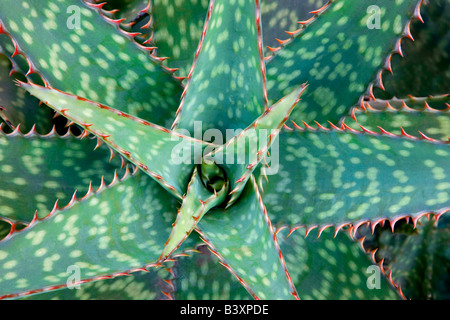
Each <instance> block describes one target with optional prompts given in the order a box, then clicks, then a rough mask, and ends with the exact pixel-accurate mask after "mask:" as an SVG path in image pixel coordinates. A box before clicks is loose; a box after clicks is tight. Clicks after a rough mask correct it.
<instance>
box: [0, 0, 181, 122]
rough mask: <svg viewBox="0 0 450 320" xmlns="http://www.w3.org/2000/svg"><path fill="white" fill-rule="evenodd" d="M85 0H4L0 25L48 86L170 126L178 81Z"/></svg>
mask: <svg viewBox="0 0 450 320" xmlns="http://www.w3.org/2000/svg"><path fill="white" fill-rule="evenodd" d="M88 4H89V3H87V2H85V1H83V2H82V1H75V0H71V1H64V3H63V2H59V1H56V2H48V3H45V4H43V3H42V2H40V1H32V2H30V1H25V0H20V1H2V2H1V4H0V22H1V23H0V24H1V25H2V26H3V27H2V31H3V32H8V34H9V35H10V36H11V37H12V39H13V41H14V43H15V47H16V48H17V49H18V50H19V51H18V52H20V53H24V54H25V56H26V58H27V60H28V62H29V64H30V70H28V72H29V73H30V72H31V73H34V72H38V73H39V75H41V76H42V77H43V78H44V80H45V81H46V83H47V84H49V85H51V86H52V87H55V88H58V89H60V90H63V91H68V92H70V93H72V94H76V95H79V96H82V97H85V98H88V99H91V100H95V101H99V102H101V103H103V104H109V105H117V106H119V107H120V108H122V111H124V112H127V113H130V114H133V115H136V116H139V117H141V118H144V119H149V120H151V121H152V122H154V123H159V124H162V125H170V123H171V116H173V112H174V111H175V110H176V107H177V106H178V103H179V97H180V94H181V87H180V85H179V83H178V82H177V81H176V80H175V79H174V78H173V76H172V74H171V73H170V72H168V71H167V70H165V69H164V68H163V67H162V66H160V62H159V61H158V60H157V59H154V58H152V57H151V55H150V54H149V52H148V51H149V50H148V48H147V49H145V48H143V47H141V46H139V45H138V44H137V43H136V42H135V41H134V40H133V37H132V35H128V34H127V33H126V32H125V31H124V30H122V29H120V28H119V26H118V24H119V23H120V21H114V20H111V19H108V18H106V17H104V16H102V15H101V14H99V13H98V12H96V11H95V10H101V9H100V8H93V7H92V6H93V5H91V6H89V5H88ZM42 43H45V45H42Z"/></svg>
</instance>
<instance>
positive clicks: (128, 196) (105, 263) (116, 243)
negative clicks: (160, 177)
mask: <svg viewBox="0 0 450 320" xmlns="http://www.w3.org/2000/svg"><path fill="white" fill-rule="evenodd" d="M176 205H177V204H176V199H175V198H173V197H171V196H170V195H169V194H168V193H167V192H165V191H164V189H162V188H161V187H160V186H159V185H158V184H157V183H156V182H154V181H153V180H152V179H151V178H150V177H148V176H147V175H145V174H142V173H141V172H140V171H137V173H136V175H134V176H129V175H128V176H125V177H124V178H123V179H122V180H121V181H120V182H119V181H116V182H115V183H113V184H111V185H109V186H108V187H103V188H102V189H101V190H99V191H97V192H96V193H91V194H89V195H88V196H87V197H85V198H83V199H81V200H79V201H74V202H73V203H71V204H70V205H69V206H68V207H65V208H63V209H57V210H56V211H54V212H52V214H51V215H49V216H48V217H47V218H45V219H44V220H37V221H34V222H33V223H32V224H31V225H30V226H28V227H27V228H25V229H23V230H21V231H20V232H17V233H14V234H13V235H12V236H11V237H8V238H7V239H4V240H3V241H2V242H0V274H2V277H1V278H0V296H3V295H7V297H12V296H10V295H15V294H17V293H30V292H29V291H30V290H41V289H51V288H55V286H61V285H62V286H64V285H66V284H67V281H69V280H70V284H72V285H75V284H77V283H78V282H77V281H82V280H92V279H101V278H99V277H101V276H105V275H106V276H110V275H114V274H116V273H121V272H124V271H127V270H133V269H135V268H142V267H144V266H146V267H147V266H149V265H150V264H153V263H156V261H157V259H158V257H159V255H160V253H161V250H162V249H163V245H162V244H163V243H164V241H165V240H166V239H167V237H168V235H169V233H170V229H171V228H170V227H171V222H172V221H173V218H174V217H173V216H174V215H173V212H174V211H175V210H176V209H175V208H176ZM19 252H20V254H19ZM69 267H71V268H72V269H73V270H72V269H69V270H68V268H69ZM76 269H77V270H78V271H79V276H80V279H76V278H73V277H70V276H71V275H72V276H76V273H75V272H74V271H75V270H76ZM72 280H75V281H72Z"/></svg>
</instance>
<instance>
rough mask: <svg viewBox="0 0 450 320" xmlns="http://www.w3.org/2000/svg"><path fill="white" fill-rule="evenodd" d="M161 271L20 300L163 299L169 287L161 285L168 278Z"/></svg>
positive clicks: (152, 271)
mask: <svg viewBox="0 0 450 320" xmlns="http://www.w3.org/2000/svg"><path fill="white" fill-rule="evenodd" d="M168 276H169V275H168V272H167V270H166V269H164V268H151V269H149V270H148V271H147V272H145V271H137V272H133V273H130V274H129V275H126V276H119V277H116V278H113V279H105V280H98V281H92V282H88V283H86V284H83V285H80V286H79V287H77V286H74V287H72V288H64V289H59V290H53V291H49V292H43V293H40V294H35V295H31V296H25V297H24V298H22V299H21V300H163V299H164V298H166V296H165V295H164V294H163V293H162V292H163V291H165V290H169V289H170V288H169V287H168V285H167V284H166V283H165V282H164V280H165V279H166V278H167V277H168Z"/></svg>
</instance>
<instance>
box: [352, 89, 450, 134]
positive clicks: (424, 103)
mask: <svg viewBox="0 0 450 320" xmlns="http://www.w3.org/2000/svg"><path fill="white" fill-rule="evenodd" d="M438 103H439V104H440V105H439V109H433V108H431V107H430V104H432V105H436V104H438ZM449 103H450V97H448V96H446V95H444V96H441V97H429V98H414V99H411V100H410V101H405V100H401V99H393V100H386V101H384V100H375V101H370V102H366V103H365V105H364V106H365V107H364V109H365V110H363V109H361V108H360V107H358V108H355V109H354V110H353V116H352V117H353V119H352V117H346V118H345V119H344V123H345V124H346V125H348V126H349V127H350V128H353V129H359V130H360V129H361V126H363V127H364V128H365V129H367V130H371V131H380V130H384V131H388V132H390V133H392V134H396V135H401V134H402V132H406V133H407V134H409V135H412V136H414V137H418V138H421V137H424V136H425V137H428V138H431V139H436V140H441V141H448V139H449V138H450V105H449ZM444 107H446V108H447V109H444ZM355 119H356V121H354V120H355ZM402 130H403V131H402Z"/></svg>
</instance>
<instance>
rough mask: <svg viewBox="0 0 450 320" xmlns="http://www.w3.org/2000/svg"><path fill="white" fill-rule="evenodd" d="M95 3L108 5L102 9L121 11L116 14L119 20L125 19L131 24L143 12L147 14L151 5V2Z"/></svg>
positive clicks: (112, 0)
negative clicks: (147, 9)
mask: <svg viewBox="0 0 450 320" xmlns="http://www.w3.org/2000/svg"><path fill="white" fill-rule="evenodd" d="M95 2H96V3H102V2H106V4H105V5H104V6H103V7H102V9H104V10H107V11H112V10H119V11H118V12H116V13H115V15H116V16H117V17H118V18H124V19H125V22H129V21H131V20H133V19H134V18H136V17H137V16H139V14H140V13H141V12H145V9H146V8H147V7H148V4H149V0H108V1H101V0H95Z"/></svg>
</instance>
